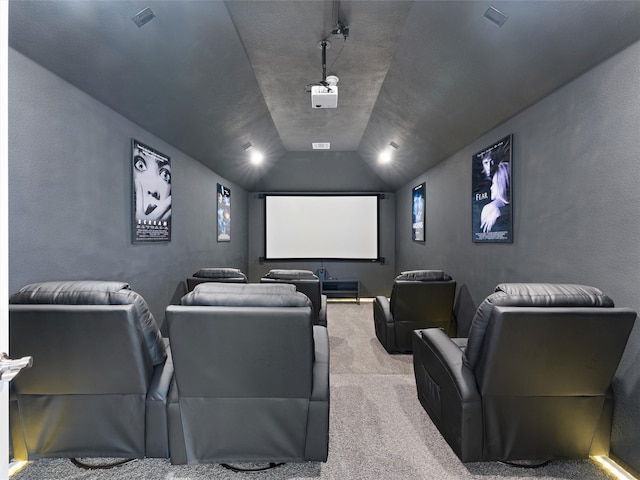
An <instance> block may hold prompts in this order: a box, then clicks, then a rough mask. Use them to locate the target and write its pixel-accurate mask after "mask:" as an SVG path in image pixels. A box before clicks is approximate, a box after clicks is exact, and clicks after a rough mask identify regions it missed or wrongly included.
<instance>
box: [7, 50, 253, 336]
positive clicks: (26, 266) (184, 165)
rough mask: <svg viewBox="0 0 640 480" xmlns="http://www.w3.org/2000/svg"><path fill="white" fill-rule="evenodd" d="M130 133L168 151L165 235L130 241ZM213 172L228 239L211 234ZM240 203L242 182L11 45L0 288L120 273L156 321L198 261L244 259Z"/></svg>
mask: <svg viewBox="0 0 640 480" xmlns="http://www.w3.org/2000/svg"><path fill="white" fill-rule="evenodd" d="M114 88H117V85H114ZM158 101H162V99H158ZM132 137H133V138H136V139H138V140H140V141H142V142H144V143H146V144H147V145H149V146H152V147H154V148H156V149H158V150H160V151H161V152H163V153H164V154H166V155H169V156H170V157H171V164H172V165H171V166H172V226H173V231H172V239H171V242H170V243H167V244H158V245H133V244H132V243H131V227H130V219H131V170H130V161H129V158H130V155H131V153H130V150H131V138H132ZM218 182H220V183H222V184H224V185H226V186H228V187H230V188H231V200H232V203H231V214H232V226H231V234H232V237H231V242H229V243H217V242H216V228H217V224H216V183H218ZM246 212H247V194H246V191H244V190H243V189H241V188H239V187H237V186H235V185H233V184H230V183H229V182H227V181H225V179H223V178H221V177H220V176H218V175H217V174H216V173H215V172H212V171H211V170H209V169H208V168H206V167H204V166H203V165H202V164H201V163H199V162H196V161H195V160H193V159H191V158H189V157H187V156H185V155H184V154H183V153H181V152H180V151H178V150H176V149H175V148H173V147H171V145H168V144H167V143H166V142H164V141H162V140H161V139H159V138H156V137H155V136H153V135H151V134H150V133H149V132H147V131H145V130H143V129H142V128H140V127H139V126H137V125H135V124H134V123H132V122H130V121H128V120H127V119H125V118H124V117H122V116H120V115H118V114H116V113H115V112H114V111H112V110H110V109H109V108H107V107H106V106H104V105H103V104H101V103H99V102H97V101H96V100H94V99H93V98H91V97H89V96H88V95H86V94H84V93H83V92H81V91H80V90H78V89H76V88H75V87H73V86H71V85H70V84H68V83H66V82H64V81H63V80H61V79H60V78H59V77H56V76H54V75H53V74H51V73H50V72H49V71H47V70H45V69H43V68H42V67H40V66H38V65H36V64H35V63H33V62H32V61H31V60H29V59H27V58H26V57H24V56H23V55H21V54H19V53H17V52H16V51H15V50H13V49H9V293H13V292H15V291H17V290H18V289H19V288H20V287H21V286H23V285H25V284H27V283H31V282H39V281H48V280H67V279H105V280H121V281H126V282H128V283H129V284H130V285H131V288H132V289H133V290H135V291H137V292H139V293H140V294H141V295H142V296H143V297H144V298H145V300H146V301H147V303H148V304H149V307H150V309H151V311H152V312H153V314H154V316H155V317H156V321H157V322H158V323H159V324H161V323H163V321H164V310H165V307H166V306H167V305H168V304H169V303H170V302H171V301H172V299H174V300H175V297H177V296H180V294H181V293H182V290H181V289H182V286H183V282H184V279H185V278H186V277H187V276H188V275H191V274H192V273H194V272H195V271H196V270H198V269H199V268H201V267H205V266H233V267H236V268H241V269H242V270H243V271H246V269H247V238H248V234H247V221H246V218H247V215H246Z"/></svg>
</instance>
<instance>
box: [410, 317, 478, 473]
mask: <svg viewBox="0 0 640 480" xmlns="http://www.w3.org/2000/svg"><path fill="white" fill-rule="evenodd" d="M456 340H457V341H456V342H454V341H453V340H452V339H450V338H449V337H448V336H447V334H446V333H445V332H444V331H442V330H440V329H438V328H428V329H423V330H415V331H414V332H413V364H414V373H415V377H416V386H417V389H418V399H419V400H420V403H421V404H422V406H423V407H424V409H425V410H426V411H427V413H429V416H430V417H431V419H432V420H433V422H434V423H435V424H436V426H437V427H438V430H440V433H442V436H443V437H444V438H445V440H446V441H447V443H449V445H450V446H451V448H452V449H453V450H454V451H455V452H456V454H457V455H458V457H459V458H460V459H461V460H462V461H463V462H474V461H480V460H482V431H483V426H482V399H481V397H480V392H479V391H478V387H477V385H476V381H475V377H474V375H473V372H472V371H471V370H470V369H469V367H467V366H466V365H465V364H464V362H463V350H462V348H461V347H463V346H464V345H463V344H464V340H461V339H456Z"/></svg>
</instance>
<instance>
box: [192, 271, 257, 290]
mask: <svg viewBox="0 0 640 480" xmlns="http://www.w3.org/2000/svg"><path fill="white" fill-rule="evenodd" d="M207 282H222V283H247V282H248V280H247V276H246V275H245V274H244V273H242V271H241V270H240V269H238V268H227V267H207V268H201V269H200V270H198V271H197V272H196V273H194V274H193V275H192V276H190V277H187V292H192V291H193V289H194V288H195V286H196V285H199V284H201V283H207Z"/></svg>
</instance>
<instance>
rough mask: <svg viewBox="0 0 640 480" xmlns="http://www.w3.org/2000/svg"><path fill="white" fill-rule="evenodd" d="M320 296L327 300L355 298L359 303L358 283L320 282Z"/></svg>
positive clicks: (354, 281) (349, 281)
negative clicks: (325, 297)
mask: <svg viewBox="0 0 640 480" xmlns="http://www.w3.org/2000/svg"><path fill="white" fill-rule="evenodd" d="M322 294H323V295H326V296H327V298H350V297H355V299H356V301H357V302H358V303H360V281H359V280H336V279H333V280H322Z"/></svg>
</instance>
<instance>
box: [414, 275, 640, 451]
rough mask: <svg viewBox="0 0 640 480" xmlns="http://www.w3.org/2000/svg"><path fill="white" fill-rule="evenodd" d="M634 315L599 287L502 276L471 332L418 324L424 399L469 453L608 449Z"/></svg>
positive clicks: (417, 365) (450, 438)
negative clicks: (616, 379)
mask: <svg viewBox="0 0 640 480" xmlns="http://www.w3.org/2000/svg"><path fill="white" fill-rule="evenodd" d="M635 318H636V312H634V311H633V310H631V309H628V308H615V307H614V304H613V301H612V300H611V299H610V298H609V297H608V296H606V295H604V294H603V293H602V292H601V291H600V290H598V289H596V288H593V287H588V286H583V285H568V284H535V283H533V284H500V285H498V286H497V287H496V289H495V292H494V293H493V294H491V295H490V296H488V297H487V298H486V299H485V300H484V302H483V303H482V304H481V305H480V306H479V307H478V309H477V312H476V314H475V317H474V319H473V321H472V324H471V328H470V330H469V337H468V338H467V339H462V338H459V339H451V338H449V337H447V336H446V335H445V334H444V332H442V331H441V330H439V329H425V330H417V331H415V332H414V335H413V340H414V352H413V360H414V373H415V378H416V384H417V391H418V399H419V400H420V403H421V404H422V406H423V407H424V409H425V410H426V411H427V413H428V414H429V416H430V417H431V420H432V421H433V422H434V424H435V425H436V427H437V428H438V430H439V431H440V433H441V434H442V436H443V437H444V438H445V440H446V441H447V443H448V444H449V445H450V446H451V448H452V449H453V450H454V452H455V453H456V455H458V457H459V458H460V459H461V460H462V461H463V462H476V461H490V460H499V461H516V460H550V459H555V458H587V457H589V456H590V455H607V454H608V452H609V442H610V434H611V418H612V411H613V401H614V398H613V393H612V389H611V380H612V378H613V375H614V373H615V371H616V369H617V367H618V363H619V361H620V358H621V356H622V353H623V351H624V348H625V345H626V343H627V339H628V337H629V334H630V332H631V329H632V328H633V324H634V321H635Z"/></svg>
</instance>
